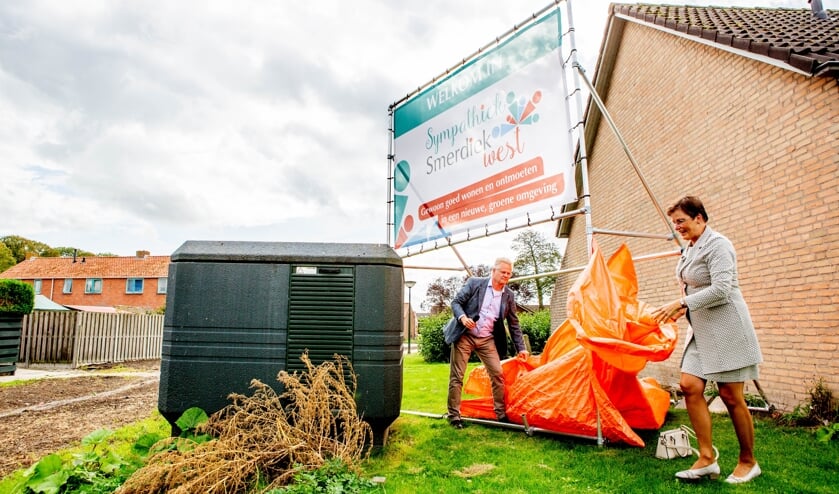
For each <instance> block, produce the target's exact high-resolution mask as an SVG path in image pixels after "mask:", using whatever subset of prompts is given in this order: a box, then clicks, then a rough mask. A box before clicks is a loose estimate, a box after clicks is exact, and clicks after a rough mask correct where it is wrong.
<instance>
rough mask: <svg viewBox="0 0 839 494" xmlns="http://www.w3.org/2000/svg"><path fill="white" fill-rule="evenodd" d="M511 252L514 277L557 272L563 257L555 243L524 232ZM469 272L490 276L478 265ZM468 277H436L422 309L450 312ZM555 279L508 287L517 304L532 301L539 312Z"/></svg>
mask: <svg viewBox="0 0 839 494" xmlns="http://www.w3.org/2000/svg"><path fill="white" fill-rule="evenodd" d="M512 249H513V252H515V253H516V258H515V260H513V277H514V278H515V277H523V276H530V275H537V274H539V273H549V272H552V271H556V270H558V269H559V266H560V264H561V262H562V255H561V254H560V252H559V247H558V246H557V245H556V243H555V242H554V241H552V240H551V239H548V238H545V236H544V235H543V234H542V233H540V232H537V231H533V230H524V231H522V232H521V233H519V234H518V235H516V237H515V238H514V239H513V243H512ZM469 271H471V273H472V275H473V276H489V275H490V272H491V271H492V266H487V265H486V264H479V265H477V266H470V267H469ZM468 277H469V275H466V276H450V277H448V278H443V277H439V278H435V279H434V280H432V282H431V283H430V284H429V285H428V289H427V290H426V293H425V300H424V301H423V302H422V304H421V307H422V308H423V309H424V310H427V311H428V312H430V313H432V314H440V313H442V312H445V311H447V310H449V307H450V306H451V303H452V300H453V299H454V296H455V295H457V292H458V290H460V287H462V286H463V284H464V283H465V282H466V280H467V278H468ZM555 279H556V277H555V276H543V277H537V278H529V279H526V280H521V281H511V282H510V283H509V284H508V285H507V286H509V287H510V289H511V290H513V291H514V292H516V301H517V302H518V303H519V304H528V303H530V302H533V301H534V300H535V301H536V303H537V304H538V305H539V309H540V310H542V309H544V308H545V301H546V300H548V301H549V300H550V298H551V294H552V293H553V287H554V282H555Z"/></svg>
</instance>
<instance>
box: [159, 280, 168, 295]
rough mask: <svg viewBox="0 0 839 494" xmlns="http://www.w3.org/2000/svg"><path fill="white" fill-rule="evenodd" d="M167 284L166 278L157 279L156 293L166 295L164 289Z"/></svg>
mask: <svg viewBox="0 0 839 494" xmlns="http://www.w3.org/2000/svg"><path fill="white" fill-rule="evenodd" d="M168 284H169V279H168V278H158V279H157V293H166V288H167V286H168Z"/></svg>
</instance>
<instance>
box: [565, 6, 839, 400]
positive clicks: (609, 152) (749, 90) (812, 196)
mask: <svg viewBox="0 0 839 494" xmlns="http://www.w3.org/2000/svg"><path fill="white" fill-rule="evenodd" d="M828 17H829V19H827V20H822V19H818V18H816V17H815V16H814V15H813V14H812V13H811V11H810V10H807V9H801V10H793V9H764V8H717V7H684V6H656V5H640V4H639V5H628V4H612V6H611V12H610V17H609V20H608V23H607V29H606V32H605V34H604V39H603V44H602V47H601V51H600V54H599V59H598V63H597V70H596V78H595V80H594V85H595V87H596V89H597V93H598V94H599V95H600V97H601V99H602V100H603V101H604V102H605V106H606V109H607V111H608V112H609V114H610V115H611V116H612V118H613V120H614V122H615V125H616V126H617V127H618V129H619V131H620V133H621V135H622V136H623V137H624V139H625V140H626V143H627V146H628V147H629V149H630V151H631V152H632V155H633V156H634V158H635V160H636V162H637V163H638V164H639V166H640V168H641V170H642V172H643V174H644V177H645V179H646V181H647V182H648V184H649V186H650V189H651V191H652V192H653V194H654V195H655V196H656V197H657V199H658V200H659V202H660V203H661V205H662V207H663V208H665V209H666V207H667V206H669V205H670V204H672V203H673V202H674V201H675V200H676V199H678V198H679V197H681V196H682V195H685V194H693V195H697V196H699V197H700V198H701V199H702V200H703V201H704V202H705V204H706V208H707V210H708V214H709V216H710V221H709V225H710V226H711V227H712V228H714V229H715V230H717V231H719V232H721V233H723V234H724V235H726V236H727V237H729V238H730V239H731V241H732V242H733V243H734V246H735V248H736V249H737V254H738V264H739V278H740V283H741V288H742V290H743V293H744V296H745V298H746V301H747V302H748V303H749V307H750V310H751V313H752V317H753V319H754V322H755V325H756V327H757V331H758V337H759V339H760V341H761V345H762V349H763V353H764V358H765V362H764V364H763V365H762V366H761V377H760V381H759V382H760V384H761V386H762V388H763V389H764V390H765V391H766V394H767V396H768V398H769V399H770V401H771V402H772V404H774V405H775V406H776V407H778V408H781V409H786V410H789V409H791V408H792V407H794V406H795V405H797V404H799V403H801V402H803V401H805V400H806V399H808V398H809V395H808V394H807V389H808V388H809V387H811V386H812V384H813V382H814V380H816V379H819V378H823V379H824V384H825V385H826V386H827V387H828V388H830V389H831V390H832V391H833V392H834V393H839V361H837V360H836V359H835V358H834V357H835V355H836V353H837V350H839V268H837V266H839V254H837V251H836V249H835V246H836V245H837V243H838V242H839V207H837V204H836V202H837V198H839V139H837V136H839V88H837V77H839V12H836V11H828ZM586 141H587V148H588V149H587V160H588V168H589V184H590V194H591V208H592V212H591V214H592V223H593V224H594V226H595V227H596V228H602V229H607V230H616V231H629V232H650V233H659V234H666V233H668V229H667V226H666V224H665V222H664V220H663V219H662V218H661V216H660V215H659V213H658V211H657V210H656V209H655V207H654V206H653V202H652V201H651V199H650V197H649V195H648V194H647V193H646V191H645V190H644V187H643V186H642V182H641V181H640V179H639V177H638V175H637V174H636V173H635V171H634V170H633V168H632V166H631V163H630V161H629V160H628V158H627V156H626V154H625V152H624V150H623V147H622V146H621V144H620V142H619V140H618V138H617V137H616V135H615V133H614V132H613V131H612V129H611V128H610V127H609V126H608V125H607V122H606V121H605V120H604V119H603V118H602V115H601V113H600V111H599V110H598V108H597V107H596V106H595V105H593V104H592V103H590V105H589V108H588V109H587V113H586ZM578 190H579V188H578ZM574 207H577V206H576V205H569V209H571V208H574ZM585 229H586V225H585V222H584V221H583V219H582V218H576V219H572V220H565V221H562V222H561V224H560V226H559V235H560V236H561V237H566V238H568V247H567V251H566V256H565V259H564V262H563V267H573V266H581V265H585V263H586V259H587V254H586V239H585ZM595 240H596V242H597V243H598V245H599V246H600V247H601V248H602V250H603V252H604V254H605V255H606V256H608V255H610V254H611V253H613V252H614V251H615V249H616V248H617V247H618V246H619V245H620V244H621V243H624V242H625V243H626V244H627V245H628V247H629V248H630V250H631V251H632V253H633V255H635V256H644V255H649V254H656V253H662V252H667V251H674V250H676V246H675V244H674V243H673V242H672V241H666V240H655V239H648V238H637V237H623V236H615V235H600V234H598V235H596V236H595ZM650 257H653V256H650ZM676 262H677V258H676V257H675V256H669V257H662V258H657V259H653V260H643V261H638V262H636V270H637V273H638V278H639V283H640V287H639V288H640V292H639V299H640V300H641V301H643V302H646V303H649V304H651V305H652V306H657V305H659V304H661V303H664V302H666V301H670V300H672V299H673V298H675V297H676V296H678V293H679V287H678V285H677V283H676V281H675V275H674V270H675V265H676ZM576 277H577V273H570V274H566V275H562V276H559V277H558V280H557V284H556V287H555V290H554V293H555V294H556V296H555V297H554V299H553V301H552V306H551V315H552V323H553V325H554V326H556V325H557V324H558V323H559V322H561V321H562V320H564V319H565V297H564V294H567V292H568V289H569V287H570V286H571V284H572V283H573V282H574V280H575V279H576ZM685 329H686V324H685V323H684V321H682V322H681V332H680V335H679V338H680V345H679V346H678V349H677V350H676V352H674V354H673V355H672V356H671V357H670V359H669V360H668V361H666V362H662V363H652V364H650V365H648V366H647V368H646V369H645V370H644V372H643V375H652V376H653V377H656V378H657V379H658V380H659V381H660V382H661V383H662V384H665V385H676V384H677V383H678V380H679V363H680V361H681V351H682V350H681V349H682V345H681V342H682V341H683V339H684V337H685ZM747 392H748V393H755V388H754V387H748V388H747Z"/></svg>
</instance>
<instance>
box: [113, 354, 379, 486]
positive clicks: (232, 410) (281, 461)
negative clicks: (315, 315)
mask: <svg viewBox="0 0 839 494" xmlns="http://www.w3.org/2000/svg"><path fill="white" fill-rule="evenodd" d="M301 360H302V361H303V362H304V363H305V365H306V371H305V372H303V373H301V374H298V373H296V372H295V373H294V374H288V373H287V372H286V371H281V372H280V373H279V375H278V376H277V380H278V381H280V382H281V383H282V384H283V386H284V392H283V394H282V395H277V393H276V392H275V391H274V390H273V389H272V388H271V387H270V386H268V385H266V384H264V383H262V382H261V381H259V380H256V379H254V380H253V381H251V389H253V390H254V393H253V395H252V396H244V395H240V394H231V395H230V396H229V398H230V399H231V400H232V402H233V403H232V404H230V405H228V406H226V407H225V408H224V409H222V410H220V411H218V412H216V413H214V414H213V415H212V416H211V417H210V419H209V421H208V422H207V423H205V424H204V425H203V426H202V427H201V428H200V430H199V431H198V432H205V433H209V434H211V435H212V436H213V437H215V438H216V439H215V440H213V441H210V442H206V443H202V444H195V445H194V447H192V448H184V447H183V446H180V447H179V449H178V450H172V451H164V452H161V453H157V454H155V455H154V456H152V457H151V458H149V460H148V462H147V464H146V465H145V466H144V467H143V468H141V469H140V470H137V471H136V472H135V473H134V475H132V476H131V477H130V478H129V479H128V481H126V482H125V484H123V486H122V487H120V488H119V489H118V490H117V491H116V492H118V493H120V494H147V493H148V494H152V493H155V494H157V493H164V492H165V493H177V494H180V493H183V494H192V493H195V492H201V493H208V494H210V493H246V492H264V491H267V490H270V489H274V488H277V487H281V486H284V485H288V484H289V483H291V481H292V480H293V477H294V474H295V473H296V472H298V471H299V470H301V469H306V470H313V469H317V468H319V467H320V466H322V465H323V464H324V463H325V462H326V461H327V460H330V459H333V458H339V459H341V460H342V461H343V462H344V463H345V464H346V465H347V466H348V467H349V468H350V469H357V467H358V465H359V463H360V462H361V460H363V459H365V458H366V457H367V455H369V449H368V448H367V447H366V446H367V445H369V444H372V440H373V433H372V429H371V428H370V425H369V424H367V423H366V422H364V421H362V420H361V418H360V417H359V416H358V413H357V410H356V404H355V400H354V399H353V390H354V389H355V388H356V384H357V382H356V379H355V374H354V373H353V372H352V365H351V364H350V363H349V361H348V360H347V359H346V357H343V356H339V355H335V360H334V361H327V362H324V363H322V364H320V365H318V366H314V365H313V364H312V362H311V361H310V360H309V358H308V355H305V354H304V355H303V356H301ZM345 368H346V369H347V370H348V372H347V374H346V375H347V376H349V378H348V380H349V381H350V383H351V384H350V385H349V386H348V385H347V382H345V373H344V370H345ZM172 440H173V439H169V441H172ZM177 441H179V442H180V444H181V445H182V441H183V439H182V438H179V439H177Z"/></svg>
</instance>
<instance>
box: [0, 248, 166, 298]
mask: <svg viewBox="0 0 839 494" xmlns="http://www.w3.org/2000/svg"><path fill="white" fill-rule="evenodd" d="M169 263H170V258H169V256H151V255H148V252H147V251H138V252H137V255H136V256H128V257H110V256H93V257H87V258H84V257H80V258H77V259H74V258H70V257H41V258H39V257H30V258H27V259H26V260H24V261H22V262H20V263H18V264H15V265H14V266H12V267H10V268H9V269H7V270H5V271H3V272H2V273H0V278H12V279H18V280H21V281H24V282H26V283H29V284H32V285H35V281H36V280H40V282H41V290H40V294H41V295H44V296H45V297H47V298H48V299H50V300H52V301H53V302H55V303H58V304H61V305H67V306H86V307H119V308H138V309H158V308H160V307H163V306H165V305H166V293H165V288H166V287H165V286H163V287H161V286H160V285H161V284H163V283H166V279H167V278H168V274H169ZM134 278H140V279H142V280H143V287H142V292H140V293H128V290H127V286H126V281H127V280H128V279H134ZM67 279H71V280H73V283H72V289H71V291H70V293H64V283H65V280H67ZM88 279H98V280H101V283H102V286H101V291H100V292H99V293H85V283H86V281H87V280H88ZM161 288H163V290H161ZM161 291H162V292H163V293H159V292H161Z"/></svg>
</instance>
